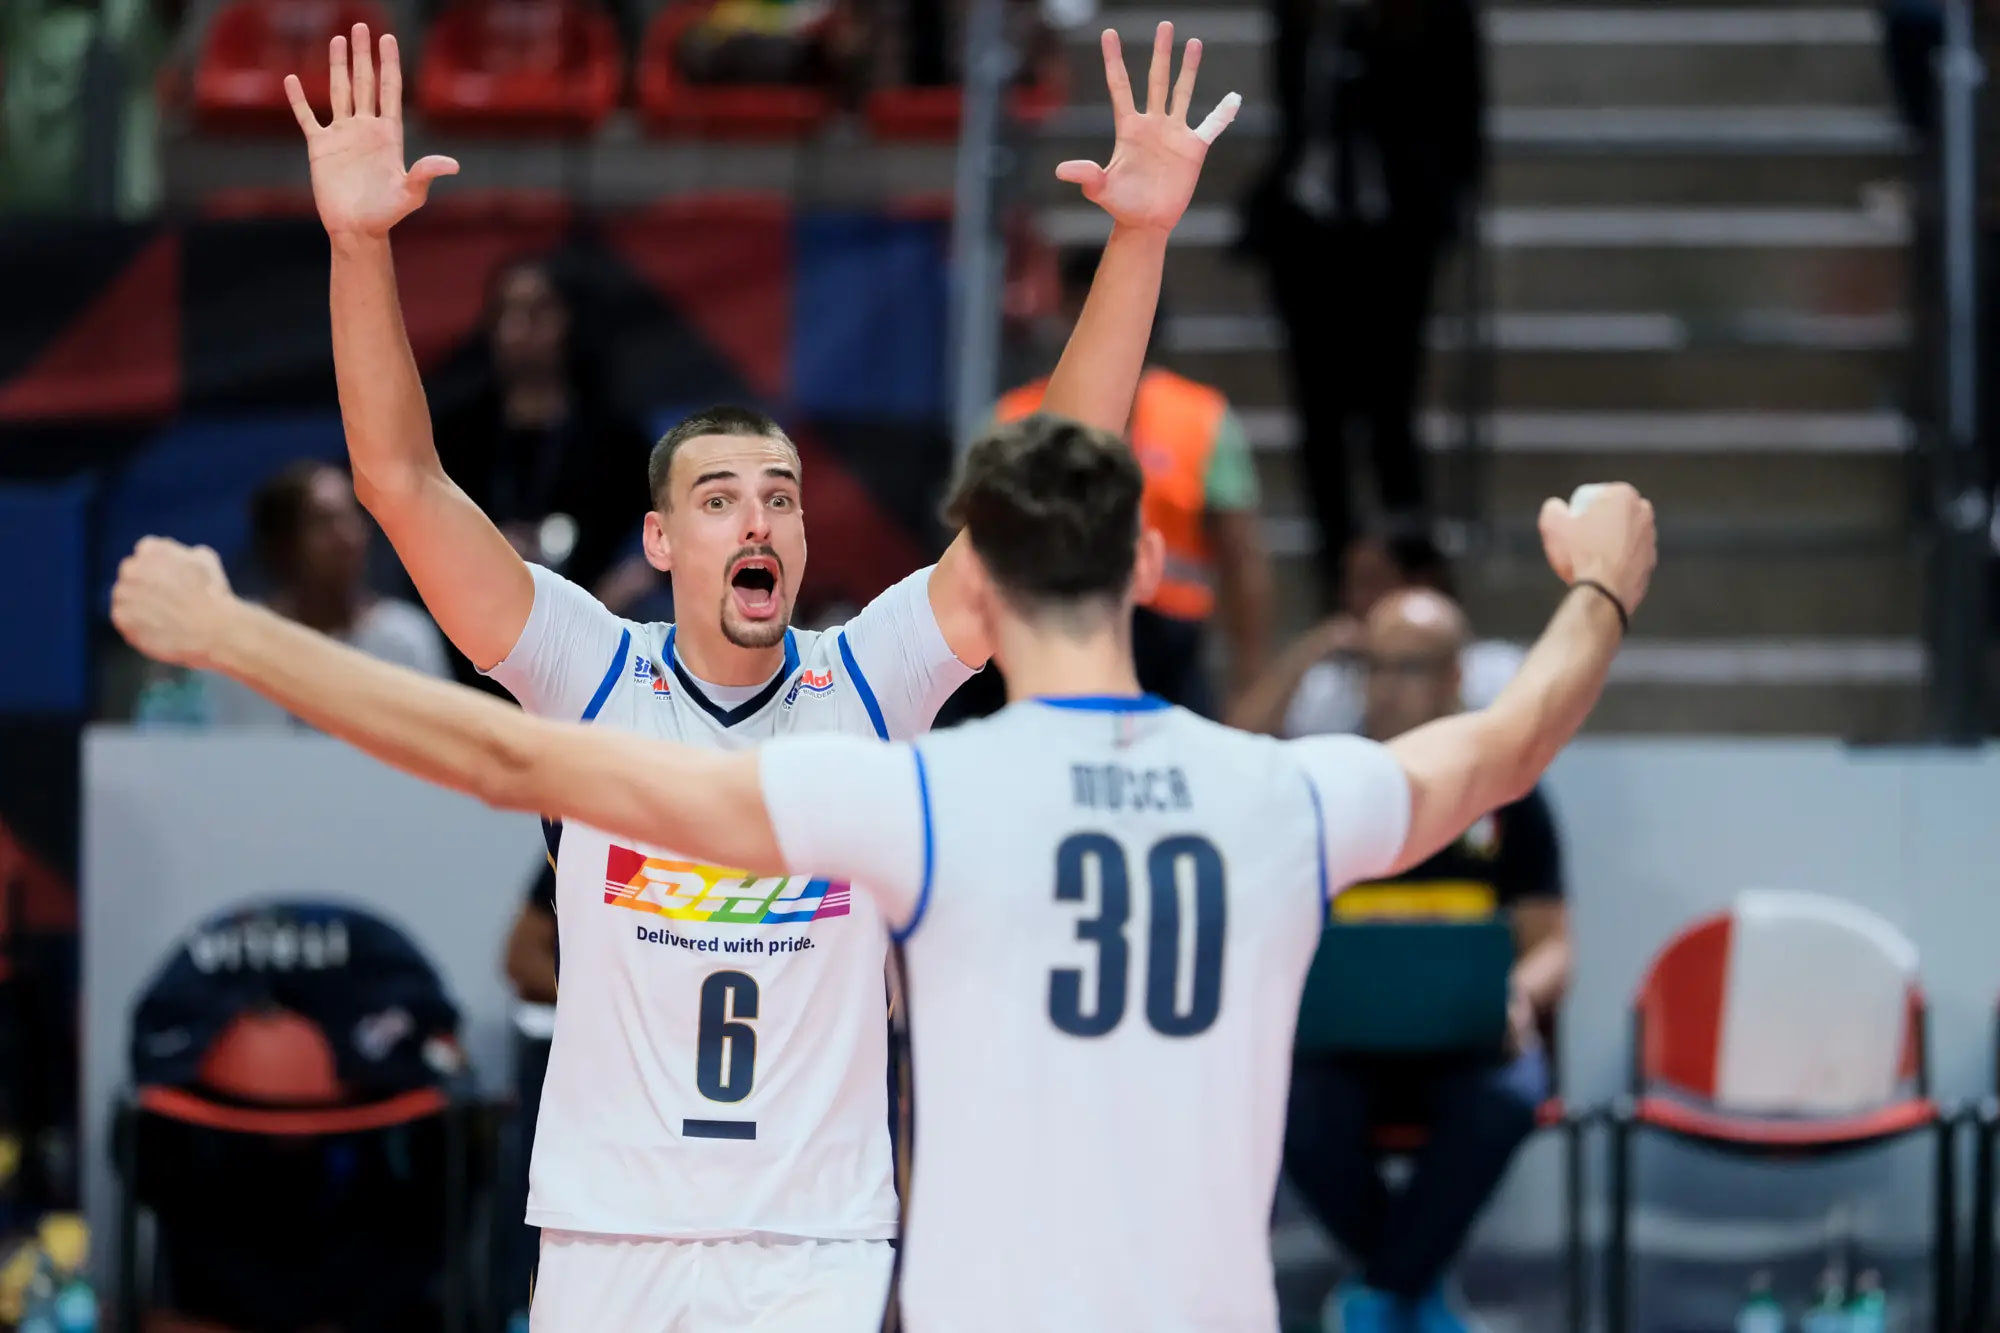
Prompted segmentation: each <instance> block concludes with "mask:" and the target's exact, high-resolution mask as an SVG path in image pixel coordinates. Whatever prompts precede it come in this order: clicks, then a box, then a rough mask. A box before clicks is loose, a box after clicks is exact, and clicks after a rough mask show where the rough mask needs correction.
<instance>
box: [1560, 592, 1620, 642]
mask: <svg viewBox="0 0 2000 1333" xmlns="http://www.w3.org/2000/svg"><path fill="white" fill-rule="evenodd" d="M1569 586H1570V587H1572V588H1588V589H1590V590H1591V591H1592V592H1594V593H1601V594H1603V596H1604V600H1605V601H1607V602H1609V603H1611V609H1612V610H1614V611H1616V612H1617V613H1618V632H1619V633H1620V634H1621V635H1622V634H1626V633H1629V632H1630V631H1631V629H1632V615H1631V613H1630V612H1629V611H1627V610H1626V609H1625V603H1624V602H1622V601H1620V600H1619V599H1618V594H1617V593H1615V592H1613V591H1611V589H1609V588H1607V587H1605V586H1604V585H1603V584H1602V583H1599V582H1598V581H1597V580H1596V579H1578V580H1577V581H1576V582H1575V583H1572V584H1570V585H1569Z"/></svg>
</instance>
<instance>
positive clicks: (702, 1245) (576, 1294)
mask: <svg viewBox="0 0 2000 1333" xmlns="http://www.w3.org/2000/svg"><path fill="white" fill-rule="evenodd" d="M895 1257H896V1252H895V1250H894V1249H892V1248H891V1247H890V1245H889V1242H888V1241H886V1240H790V1239H784V1238H778V1237H771V1238H766V1239H756V1240H658V1239H654V1238H649V1237H644V1236H602V1235H596V1234H593V1233H589V1232H581V1231H552V1230H548V1229H546V1228H545V1229H544V1230H543V1231H542V1254H541V1263H540V1265H539V1266H538V1268H537V1270H536V1273H535V1294H534V1301H533V1303H532V1305H531V1307H530V1309H529V1313H528V1328H529V1330H530V1333H614V1330H615V1333H738V1331H739V1330H740V1331H741V1333H877V1331H878V1330H879V1329H880V1328H881V1327H882V1312H883V1307H884V1305H885V1304H886V1303H887V1301H888V1299H889V1271H890V1269H891V1268H892V1267H893V1266H894V1263H895Z"/></svg>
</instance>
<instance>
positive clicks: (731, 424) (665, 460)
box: [646, 403, 799, 509]
mask: <svg viewBox="0 0 2000 1333" xmlns="http://www.w3.org/2000/svg"><path fill="white" fill-rule="evenodd" d="M704 435H739V436H742V437H744V438H745V439H752V440H778V441H781V442H783V444H784V446H785V447H786V448H787V449H790V450H791V451H792V454H793V456H794V457H796V456H797V455H798V452H799V447H798V446H797V445H796V444H793V443H792V437H791V436H789V435H787V434H785V428H784V427H783V426H780V425H779V424H778V423H777V422H776V421H775V420H773V419H772V418H771V417H770V416H769V415H768V414H766V413H763V412H759V411H758V410H757V409H756V408H754V407H735V406H731V405H729V404H726V403H725V404H722V405H720V406H717V407H706V408H703V409H702V410H701V411H699V412H696V413H695V414H693V415H692V416H690V417H688V418H687V419H686V420H684V421H682V422H681V423H680V425H678V426H675V427H674V428H673V429H672V430H670V431H668V432H667V433H666V434H665V435H662V436H661V437H660V442H659V443H658V444H656V445H654V446H653V456H652V457H651V458H650V459H648V460H647V462H646V493H647V494H648V495H650V496H652V497H653V507H654V508H656V509H667V508H669V507H670V506H671V504H672V497H671V496H669V495H668V494H667V477H668V475H669V474H670V473H671V472H672V471H673V467H674V455H675V454H676V453H678V452H680V447H681V446H682V445H684V444H686V443H687V442H688V441H689V440H695V439H700V438H701V437H702V436H704Z"/></svg>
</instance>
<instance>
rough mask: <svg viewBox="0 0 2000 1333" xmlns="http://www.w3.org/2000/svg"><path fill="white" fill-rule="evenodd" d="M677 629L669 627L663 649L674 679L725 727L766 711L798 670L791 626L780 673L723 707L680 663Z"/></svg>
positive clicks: (797, 657)
mask: <svg viewBox="0 0 2000 1333" xmlns="http://www.w3.org/2000/svg"><path fill="white" fill-rule="evenodd" d="M677 628H678V626H675V625H669V626H667V642H666V647H665V648H664V649H663V650H662V651H663V653H664V655H665V657H666V659H667V665H668V666H669V667H671V668H672V669H673V673H674V677H675V679H677V680H679V681H680V683H681V688H682V689H683V690H685V691H687V695H688V697H689V698H690V699H693V700H694V701H695V702H696V703H697V704H700V705H701V709H702V711H703V712H705V713H707V714H708V715H709V716H710V717H712V718H714V719H715V720H716V721H717V722H720V723H721V724H722V725H723V726H725V727H733V726H735V725H736V724H737V723H738V722H741V721H743V720H744V719H745V718H750V717H755V716H756V715H757V714H758V713H759V712H761V711H763V708H764V706H765V705H766V704H768V703H770V702H771V700H773V699H775V698H777V697H778V691H779V690H782V689H783V688H785V682H786V681H788V680H790V679H791V678H792V673H793V672H794V671H797V670H798V669H799V644H798V640H797V639H796V638H795V637H794V636H793V634H792V632H791V631H790V630H789V629H788V630H786V631H785V664H784V665H783V666H782V667H780V668H778V674H777V675H775V676H773V677H771V682H770V684H768V685H766V686H765V687H764V688H763V689H761V690H759V691H757V693H755V694H753V695H751V696H750V697H749V698H748V699H745V700H744V701H743V702H742V703H740V704H738V705H736V707H734V708H724V707H723V706H722V705H721V704H718V703H717V702H715V700H713V699H711V698H709V697H708V696H707V695H706V694H703V693H702V692H701V685H700V684H699V683H698V682H697V681H696V680H695V678H694V677H693V676H690V675H689V674H688V671H687V668H686V667H684V666H682V665H681V659H680V658H679V657H677V656H675V654H674V630H675V629H677Z"/></svg>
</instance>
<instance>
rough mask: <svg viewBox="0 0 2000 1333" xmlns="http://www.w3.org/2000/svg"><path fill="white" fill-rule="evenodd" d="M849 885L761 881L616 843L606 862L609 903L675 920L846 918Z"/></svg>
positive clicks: (750, 922)
mask: <svg viewBox="0 0 2000 1333" xmlns="http://www.w3.org/2000/svg"><path fill="white" fill-rule="evenodd" d="M852 897H853V895H852V892H851V891H850V890H849V888H848V887H847V885H846V884H845V883H838V882H834V881H831V880H824V879H808V878H807V877H806V876H804V875H786V876H780V877H778V878H776V879H759V878H757V877H756V876H754V875H751V874H748V873H746V872H744V871H741V870H727V869H724V868H723V867H721V866H705V865H698V864H696V863H695V862H693V861H668V860H665V859H662V858H660V857H652V856H647V855H646V854H645V853H644V852H635V851H633V850H632V849H631V848H629V847H620V846H618V845H617V844H615V843H614V844H612V847H611V851H610V854H609V855H608V856H607V857H606V858H605V864H604V902H605V905H606V906H608V907H628V908H630V909H632V910H633V911H635V912H651V913H652V914H654V915H655V916H663V917H666V918H668V919H669V920H672V921H710V922H714V923H715V924H717V925H726V926H783V925H800V924H802V923H804V922H807V921H819V920H822V919H824V918H826V917H831V916H846V915H847V910H848V904H849V903H850V901H851V900H852Z"/></svg>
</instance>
